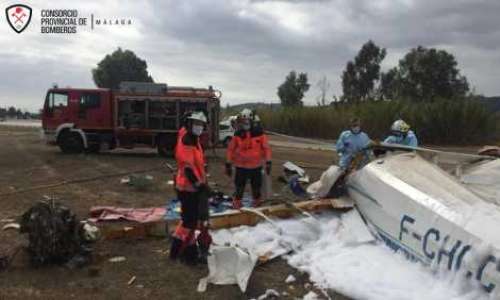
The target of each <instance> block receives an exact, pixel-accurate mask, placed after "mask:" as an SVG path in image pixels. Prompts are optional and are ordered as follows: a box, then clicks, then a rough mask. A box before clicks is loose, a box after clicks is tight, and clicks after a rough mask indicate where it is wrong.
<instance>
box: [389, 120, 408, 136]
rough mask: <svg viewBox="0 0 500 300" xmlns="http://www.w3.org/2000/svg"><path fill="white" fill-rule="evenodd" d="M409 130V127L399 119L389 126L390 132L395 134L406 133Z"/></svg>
mask: <svg viewBox="0 0 500 300" xmlns="http://www.w3.org/2000/svg"><path fill="white" fill-rule="evenodd" d="M409 130H410V125H408V124H407V123H406V122H405V121H403V120H401V119H399V120H396V121H394V123H392V126H391V131H395V132H401V133H408V131H409Z"/></svg>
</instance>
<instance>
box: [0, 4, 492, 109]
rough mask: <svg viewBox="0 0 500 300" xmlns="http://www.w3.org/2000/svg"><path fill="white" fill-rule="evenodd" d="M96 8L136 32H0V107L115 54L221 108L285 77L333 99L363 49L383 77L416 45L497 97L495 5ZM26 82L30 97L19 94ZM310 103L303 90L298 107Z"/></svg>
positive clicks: (82, 81) (83, 74) (268, 96)
mask: <svg viewBox="0 0 500 300" xmlns="http://www.w3.org/2000/svg"><path fill="white" fill-rule="evenodd" d="M46 3H48V2H46ZM82 5H83V4H82ZM39 6H40V7H42V6H43V5H42V4H40V5H39ZM50 6H54V5H53V4H51V5H50ZM68 6H73V4H71V5H69V4H68ZM75 6H77V5H76V4H75ZM100 7H102V9H99V11H102V12H106V13H108V12H109V14H113V13H114V14H116V15H119V16H131V17H132V18H133V20H134V29H135V30H136V31H137V32H136V33H131V34H130V35H124V34H120V32H119V31H116V32H114V31H106V30H102V31H96V32H93V33H87V34H81V35H79V36H78V37H77V38H74V37H69V38H68V37H64V36H61V37H57V36H52V37H47V36H42V35H40V34H38V33H37V30H35V29H34V28H32V29H33V30H34V31H33V32H31V33H27V34H24V33H23V35H21V36H15V35H11V34H4V33H7V30H9V29H8V28H6V26H0V27H1V29H0V42H2V43H6V44H9V45H10V44H17V47H11V48H9V47H7V48H5V47H4V48H3V49H0V55H1V56H0V63H2V64H3V68H2V70H0V76H1V77H2V79H4V78H7V77H8V80H2V81H4V82H5V81H8V82H9V84H5V83H4V84H2V83H0V88H1V90H2V92H3V94H4V95H2V96H0V99H4V100H0V101H5V99H12V97H13V96H14V95H18V97H20V98H22V99H25V100H22V101H23V103H24V102H25V103H33V104H32V105H33V106H35V105H36V102H34V100H32V99H36V97H37V96H36V95H38V94H40V90H42V89H44V88H46V87H45V86H46V85H47V84H49V85H50V83H51V82H53V81H61V80H64V81H67V82H68V83H65V84H71V85H74V86H79V85H80V86H89V85H90V86H91V85H92V82H91V78H90V71H89V70H90V69H91V68H92V67H93V66H94V65H95V63H97V61H98V60H99V59H100V58H102V57H103V56H104V55H105V54H106V53H108V52H111V51H112V50H113V49H115V48H116V47H118V46H121V47H123V48H127V49H131V50H133V51H135V52H136V53H137V54H138V55H139V56H141V57H143V58H145V59H146V60H147V62H148V65H149V67H150V70H151V72H152V75H153V77H154V78H155V79H156V80H160V81H167V82H168V83H170V84H186V85H193V86H197V85H200V86H204V85H209V84H213V85H215V86H217V87H219V88H221V89H222V90H223V92H224V95H225V97H224V101H229V102H236V101H256V100H263V99H265V100H274V101H277V97H276V87H277V85H279V84H280V83H281V81H282V80H283V79H284V77H285V75H286V74H287V73H288V72H289V71H290V70H292V69H295V70H297V71H301V72H308V73H309V75H310V78H311V80H312V81H313V82H312V83H313V84H314V83H315V81H316V80H318V79H319V78H320V77H321V76H323V75H326V76H327V77H328V78H329V80H330V81H331V83H332V88H331V91H330V93H335V94H337V95H338V94H340V92H341V90H340V75H341V72H342V69H343V68H344V66H345V63H346V62H347V60H349V59H352V58H353V57H354V56H355V54H356V52H357V51H358V50H359V48H360V47H361V45H362V44H363V43H364V42H366V41H367V40H368V39H372V40H373V41H375V43H377V44H378V45H380V46H382V47H385V48H387V50H388V53H389V55H388V58H387V59H386V62H385V63H384V66H385V67H390V66H391V64H395V63H397V60H398V59H400V58H401V57H402V56H403V55H404V54H405V53H406V52H407V51H408V50H409V49H410V48H413V47H416V46H418V45H423V46H427V47H440V48H445V49H448V50H449V51H451V52H453V53H454V54H455V55H456V57H457V59H458V62H459V66H460V67H462V68H463V71H464V72H463V73H464V74H465V75H467V76H468V77H469V80H470V81H471V82H472V83H473V84H474V85H475V86H476V87H477V91H478V92H482V93H485V94H488V95H494V94H500V89H499V88H498V84H497V82H498V81H499V80H500V73H499V72H497V71H496V69H497V68H498V67H499V66H498V64H499V63H500V57H499V54H497V53H499V51H498V49H499V47H500V22H499V21H498V18H497V13H498V11H500V2H498V1H484V0H479V1H455V0H448V1H435V0H433V1H431V0H418V1H417V0H400V1H388V0H380V1H372V0H318V1H300V0H292V1H282V0H241V1H237V0H227V1H208V0H196V1H148V2H141V3H136V2H120V3H118V2H110V3H108V2H102V3H101V2H97V1H96V2H91V1H88V3H86V4H85V5H83V6H81V9H82V10H86V12H87V13H89V12H92V11H94V10H95V9H97V8H100ZM20 37H21V38H22V37H26V38H25V39H24V40H21V39H20ZM11 61H18V62H17V63H12V62H11ZM20 61H22V63H21V62H20ZM55 62H56V63H55ZM42 72H43V73H42ZM33 73H35V74H44V76H39V75H34V74H33ZM61 78H62V79H61ZM22 79H25V80H22ZM27 81H28V82H30V84H33V86H34V87H35V88H27V87H26V86H27V83H26V82H27ZM42 83H43V84H42ZM19 90H22V95H21V96H19V95H20V94H19V93H18V91H19ZM316 94H317V91H315V90H314V88H312V91H310V92H309V93H308V94H307V102H308V103H313V102H314V97H315V95H316ZM0 105H4V104H3V102H0Z"/></svg>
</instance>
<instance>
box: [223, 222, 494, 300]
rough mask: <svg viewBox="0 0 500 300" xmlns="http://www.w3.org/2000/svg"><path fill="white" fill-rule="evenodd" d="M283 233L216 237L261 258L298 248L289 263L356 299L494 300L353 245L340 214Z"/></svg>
mask: <svg viewBox="0 0 500 300" xmlns="http://www.w3.org/2000/svg"><path fill="white" fill-rule="evenodd" d="M276 224H278V226H280V227H281V228H282V230H283V234H282V235H279V234H278V233H277V230H276V229H275V228H274V227H273V226H271V225H270V224H267V223H260V224H259V225H257V226H255V227H248V226H241V227H238V228H232V229H229V230H219V231H217V232H215V233H214V241H215V242H216V243H219V244H223V243H227V242H230V243H236V244H238V245H240V246H242V247H245V248H247V249H249V250H250V251H252V252H254V253H256V254H257V255H262V254H265V253H269V252H270V251H271V252H272V251H279V250H283V249H294V251H293V252H292V253H291V254H290V255H289V256H288V257H286V259H287V260H288V263H289V264H290V265H291V266H293V267H295V268H297V269H299V270H301V271H305V272H307V273H308V274H309V275H310V278H311V280H312V281H313V282H315V284H316V285H317V286H318V287H321V288H327V289H334V290H336V291H338V292H340V293H342V294H345V295H347V296H349V297H352V298H355V299H370V300H372V299H373V300H379V299H380V300H382V299H384V300H392V299H394V300H417V299H427V300H441V299H451V300H472V299H488V298H489V297H488V296H487V295H486V294H485V293H484V292H482V291H481V290H480V289H479V288H478V287H476V286H472V284H473V283H471V282H469V281H466V280H465V279H464V277H463V276H462V275H460V274H457V273H453V272H432V270H431V269H430V268H428V267H425V266H422V265H421V264H420V263H417V262H411V261H408V260H406V259H405V258H404V257H403V256H402V255H401V254H399V253H394V252H393V251H392V250H390V249H389V248H387V247H386V246H385V245H383V244H381V243H380V242H378V243H368V244H367V243H364V244H357V243H353V241H352V237H351V236H349V230H346V228H345V227H344V225H343V224H342V222H341V219H340V218H339V217H338V216H337V215H333V214H328V215H324V216H322V217H321V218H320V219H319V221H315V220H311V219H292V220H280V221H277V222H276Z"/></svg>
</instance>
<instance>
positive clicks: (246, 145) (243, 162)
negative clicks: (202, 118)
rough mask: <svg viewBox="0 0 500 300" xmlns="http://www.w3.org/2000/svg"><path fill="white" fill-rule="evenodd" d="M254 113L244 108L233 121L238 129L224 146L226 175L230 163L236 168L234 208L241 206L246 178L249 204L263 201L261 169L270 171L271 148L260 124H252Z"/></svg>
mask: <svg viewBox="0 0 500 300" xmlns="http://www.w3.org/2000/svg"><path fill="white" fill-rule="evenodd" d="M253 121H254V120H253V113H252V112H251V111H250V110H248V109H244V110H243V111H242V112H241V113H240V114H239V115H238V118H237V120H236V122H237V130H236V132H235V133H234V136H233V138H232V139H231V142H230V143H229V146H228V148H227V155H226V156H227V157H226V158H227V161H226V175H227V176H229V177H231V176H232V172H233V166H234V167H235V169H236V172H235V176H234V185H235V187H236V191H235V193H234V198H233V208H235V209H239V208H241V206H242V204H241V199H242V198H243V193H244V192H245V185H246V183H247V181H248V180H250V184H251V186H252V198H253V203H252V206H254V207H257V206H259V205H260V203H261V201H262V195H261V188H262V180H263V178H262V168H263V167H264V166H265V172H266V174H268V175H269V174H270V173H271V148H270V147H269V143H268V140H267V136H266V135H265V134H264V132H263V130H262V128H261V126H260V125H259V124H257V123H258V122H257V123H256V126H252V123H253Z"/></svg>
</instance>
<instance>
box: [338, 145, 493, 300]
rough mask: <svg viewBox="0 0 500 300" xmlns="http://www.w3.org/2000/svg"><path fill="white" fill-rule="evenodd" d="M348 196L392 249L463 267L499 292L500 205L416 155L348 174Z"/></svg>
mask: <svg viewBox="0 0 500 300" xmlns="http://www.w3.org/2000/svg"><path fill="white" fill-rule="evenodd" d="M347 186H348V191H349V195H350V196H351V197H352V198H353V200H354V201H355V203H356V206H357V208H358V210H359V211H360V213H361V215H362V216H363V217H364V219H365V220H366V222H367V223H368V224H369V225H370V227H371V228H372V229H375V231H376V234H377V235H378V236H379V237H380V238H381V239H382V240H383V241H384V242H385V243H386V244H387V245H388V246H390V247H391V248H392V249H394V250H398V251H402V252H403V253H405V254H406V255H407V256H408V257H409V258H411V259H416V260H419V261H421V262H423V263H424V264H426V265H432V266H434V267H440V268H446V269H448V270H453V271H460V272H463V274H464V275H465V276H467V277H470V278H473V279H475V280H477V281H479V282H480V284H481V285H482V286H483V287H484V288H485V289H486V291H488V292H489V293H491V294H493V295H500V287H497V285H500V234H498V230H499V229H500V209H499V208H498V206H496V205H494V204H491V203H488V202H486V201H484V200H483V199H481V198H479V197H478V196H477V195H476V194H474V193H472V192H471V191H469V190H468V189H467V188H466V187H464V186H463V185H461V184H460V183H459V182H458V181H457V180H455V179H454V178H453V177H452V176H451V175H449V174H447V173H446V172H444V171H443V170H441V169H439V168H438V167H437V166H435V165H433V164H432V163H430V162H428V161H426V160H424V159H422V158H421V157H419V156H418V155H417V154H415V153H405V154H397V155H393V156H389V157H386V158H383V159H378V160H375V161H373V162H371V163H370V164H368V165H366V166H365V167H364V168H363V169H361V170H359V171H357V172H355V173H354V174H352V175H350V176H349V179H348V183H347Z"/></svg>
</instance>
